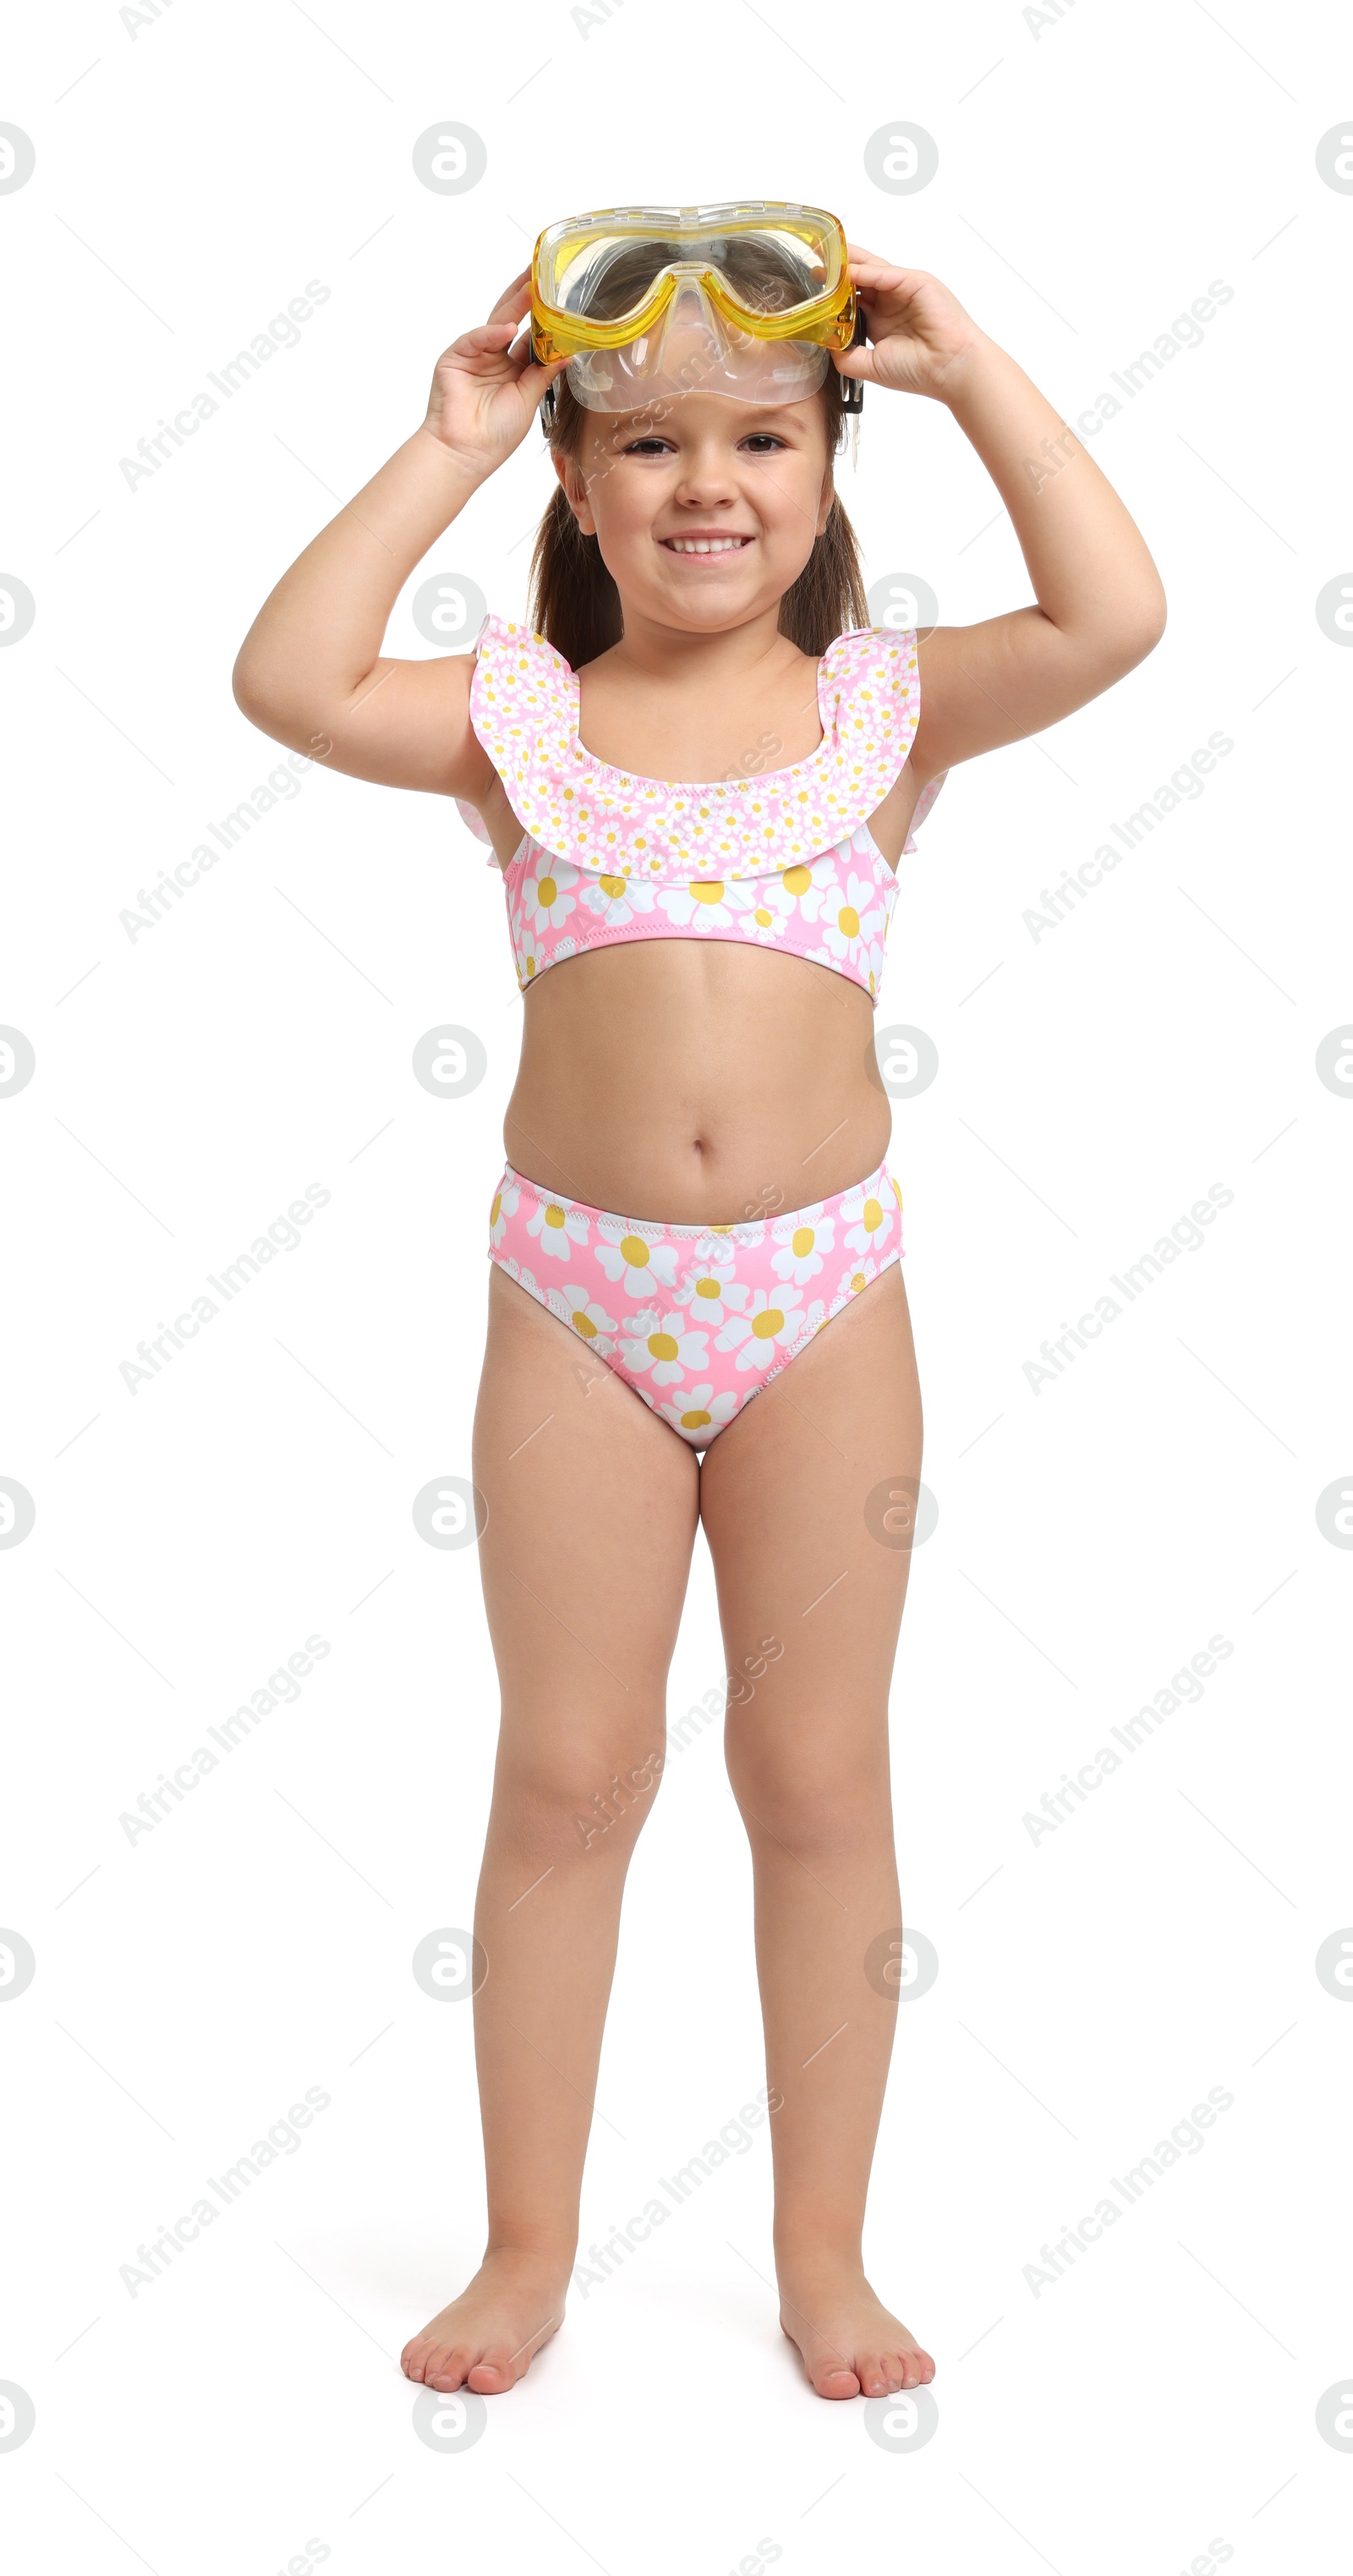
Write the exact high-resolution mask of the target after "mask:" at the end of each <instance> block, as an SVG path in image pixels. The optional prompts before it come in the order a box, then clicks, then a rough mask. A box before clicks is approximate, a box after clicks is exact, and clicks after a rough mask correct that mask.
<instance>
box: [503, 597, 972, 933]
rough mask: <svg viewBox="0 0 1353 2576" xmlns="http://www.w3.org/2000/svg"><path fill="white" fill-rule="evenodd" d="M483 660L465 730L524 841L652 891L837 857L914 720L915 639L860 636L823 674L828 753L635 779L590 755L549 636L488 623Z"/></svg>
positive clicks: (880, 795) (903, 748)
mask: <svg viewBox="0 0 1353 2576" xmlns="http://www.w3.org/2000/svg"><path fill="white" fill-rule="evenodd" d="M476 655H477V659H476V664H475V673H474V679H473V681H472V683H471V689H470V721H471V723H472V725H473V726H474V730H475V733H476V734H477V736H478V738H479V740H480V741H481V742H482V744H483V745H484V748H485V750H486V751H487V752H488V754H489V757H490V759H491V760H492V761H493V764H494V767H495V769H496V770H497V772H498V775H499V777H500V778H501V779H502V782H503V785H504V788H505V789H506V791H507V797H508V802H509V804H510V805H511V807H512V810H513V812H514V813H515V815H516V816H517V819H518V821H519V822H520V824H521V826H522V828H523V830H524V831H526V832H529V833H530V834H531V835H532V837H533V838H534V839H535V840H537V841H538V842H540V843H541V845H542V846H543V847H544V848H545V849H547V850H551V851H553V852H554V853H555V855H556V856H557V857H559V858H564V859H569V860H571V861H572V862H573V864H574V865H575V866H576V867H581V868H586V869H591V870H595V871H596V872H598V873H611V874H616V875H625V876H631V875H632V876H640V875H642V876H644V877H647V878H648V879H649V880H650V881H654V880H656V881H658V882H662V881H664V880H665V881H669V882H670V881H675V880H678V879H684V880H690V879H697V880H698V879H701V878H705V879H709V878H726V877H750V876H763V875H765V874H766V873H767V871H768V870H772V869H778V868H787V867H792V866H795V865H801V864H803V863H804V862H806V861H808V860H810V859H814V858H816V857H817V856H818V855H819V853H820V852H821V851H823V850H827V849H831V848H833V847H834V846H835V845H836V844H837V843H838V842H840V841H841V840H843V839H845V838H846V837H847V836H848V835H849V834H850V833H851V832H853V831H854V830H855V828H856V826H857V825H858V824H860V823H864V822H867V821H868V819H869V817H870V815H871V814H872V813H874V812H875V811H876V809H877V807H878V806H879V805H880V804H881V803H882V801H883V799H884V797H885V796H886V794H887V792H888V790H889V788H890V787H891V786H892V784H893V782H894V780H895V779H896V777H897V774H898V772H899V770H900V769H901V767H902V764H903V762H904V761H905V759H906V757H907V753H908V751H909V750H910V748H911V744H912V739H913V736H914V735H915V732H916V726H917V722H918V720H919V716H920V683H919V679H918V676H917V665H916V637H915V635H914V633H910V632H908V633H902V634H898V633H894V632H893V631H892V630H891V629H888V628H883V627H857V628H852V629H850V630H849V631H848V632H847V633H845V634H842V635H838V636H837V637H836V638H835V640H834V642H833V643H831V644H830V645H829V646H828V648H827V651H826V652H825V653H824V654H823V656H822V659H821V661H820V663H819V665H818V674H817V696H818V711H819V716H820V719H821V724H822V741H821V742H820V743H819V745H818V748H817V750H816V751H814V752H810V753H809V755H808V757H807V759H806V760H800V761H796V762H795V763H794V764H793V766H792V767H791V768H788V769H777V770H771V771H768V772H767V773H766V774H765V775H764V776H762V777H750V778H748V777H741V776H735V777H733V778H726V779H712V780H709V781H707V782H700V783H696V784H692V783H691V782H689V781H687V780H672V779H658V778H641V777H636V776H634V775H632V774H631V773H630V772H629V771H627V770H621V769H618V768H617V767H616V766H615V765H614V763H612V762H609V761H603V760H600V759H598V758H597V757H596V756H595V754H593V753H592V752H589V751H586V750H584V748H583V745H582V743H581V741H580V739H579V708H580V703H581V696H582V691H581V686H580V683H579V679H578V675H577V673H576V672H575V671H574V670H573V669H572V668H571V667H570V665H569V663H568V662H566V661H565V659H564V656H563V654H562V653H560V652H559V651H558V650H557V649H556V647H555V646H554V645H552V644H549V643H547V642H546V640H545V637H544V636H543V635H536V634H533V633H532V632H531V630H530V629H529V628H527V627H525V626H519V625H515V624H512V623H510V622H508V621H506V620H504V619H502V618H499V617H494V616H492V615H490V616H488V617H486V618H485V620H484V623H483V626H482V627H481V629H480V633H479V636H478V639H477V643H476ZM931 788H932V789H935V782H933V781H932V782H931ZM930 792H931V791H930V790H928V791H927V793H930ZM935 792H937V790H936V791H935ZM931 801H932V802H933V794H931ZM471 828H473V826H472V827H471Z"/></svg>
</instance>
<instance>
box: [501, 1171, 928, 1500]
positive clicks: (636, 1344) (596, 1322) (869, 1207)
mask: <svg viewBox="0 0 1353 2576" xmlns="http://www.w3.org/2000/svg"><path fill="white" fill-rule="evenodd" d="M489 1258H490V1260H492V1261H496V1262H497V1263H498V1264H499V1265H500V1267H501V1268H502V1269H504V1270H505V1271H506V1272H507V1274H508V1277H509V1278H510V1279H515V1280H516V1281H517V1282H518V1284H519V1285H520V1286H521V1287H523V1288H525V1289H526V1290H527V1292H528V1293H529V1295H531V1296H532V1297H534V1298H536V1299H537V1300H538V1302H539V1303H540V1304H541V1305H542V1306H547V1307H548V1308H549V1310H550V1313H551V1314H552V1315H557V1316H558V1318H559V1321H560V1323H561V1324H567V1325H568V1326H569V1327H570V1329H571V1330H572V1331H573V1332H574V1333H576V1334H577V1336H578V1339H579V1341H580V1342H583V1343H585V1344H586V1346H587V1349H588V1351H589V1353H594V1354H595V1355H596V1356H597V1357H598V1358H599V1359H602V1360H604V1361H605V1362H606V1365H607V1366H608V1367H609V1368H612V1369H614V1371H615V1373H616V1375H617V1377H621V1378H623V1379H624V1381H625V1384H626V1386H632V1387H633V1389H634V1392H635V1394H636V1395H641V1396H642V1397H643V1400H644V1402H645V1404H647V1405H651V1406H652V1408H653V1410H654V1412H655V1413H660V1414H661V1415H662V1418H663V1420H664V1422H668V1423H670V1424H671V1427H672V1429H673V1430H674V1431H676V1432H679V1433H680V1436H681V1438H682V1439H683V1440H689V1441H690V1443H691V1445H692V1447H693V1448H697V1449H704V1448H707V1447H708V1445H709V1443H710V1441H711V1440H713V1439H715V1438H716V1437H717V1435H718V1433H719V1432H720V1431H723V1430H725V1429H726V1428H727V1426H728V1424H729V1423H730V1422H731V1421H732V1420H733V1419H734V1416H735V1415H736V1414H739V1413H740V1412H741V1411H742V1408H743V1406H744V1404H746V1403H747V1402H748V1400H749V1399H750V1398H751V1397H752V1396H754V1395H755V1394H757V1393H758V1391H759V1390H760V1388H762V1387H763V1386H768V1385H769V1384H770V1381H771V1379H772V1378H773V1377H778V1376H779V1374H780V1371H781V1369H783V1368H787V1367H788V1365H789V1362H790V1361H791V1360H792V1359H793V1358H794V1357H795V1356H796V1354H797V1353H798V1352H799V1351H801V1350H802V1349H803V1348H804V1346H805V1344H806V1343H808V1342H810V1341H811V1340H812V1338H813V1335H814V1333H820V1332H821V1330H822V1327H823V1325H824V1324H826V1323H829V1322H830V1321H831V1318H832V1316H833V1315H838V1314H839V1313H840V1311H841V1308H842V1307H843V1306H848V1305H849V1304H850V1301H851V1299H852V1297H858V1295H859V1293H860V1290H861V1289H862V1288H867V1287H868V1285H869V1282H870V1280H871V1279H877V1278H878V1276H879V1274H880V1272H881V1271H884V1270H887V1269H890V1268H891V1266H892V1264H893V1262H895V1261H900V1260H901V1258H902V1193H901V1191H900V1190H899V1188H898V1186H897V1183H896V1181H895V1180H894V1179H893V1178H892V1176H891V1174H890V1173H889V1170H888V1167H887V1165H886V1163H880V1165H879V1167H878V1170H877V1171H876V1172H871V1174H870V1176H869V1178H868V1180H867V1181H857V1182H856V1184H855V1187H854V1188H853V1189H849V1190H842V1191H840V1192H839V1193H838V1194H837V1196H836V1197H835V1198H831V1199H821V1200H819V1202H818V1204H817V1205H816V1206H815V1207H806V1208H798V1209H796V1210H795V1211H794V1213H793V1214H792V1215H790V1216H778V1215H776V1214H775V1213H774V1212H773V1211H771V1210H768V1211H767V1212H766V1214H765V1215H764V1216H760V1217H757V1218H755V1219H754V1220H753V1221H752V1222H751V1223H750V1224H747V1225H653V1224H651V1223H649V1222H648V1221H647V1220H646V1219H642V1218H639V1217H627V1216H608V1215H607V1214H606V1212H605V1210H604V1209H603V1208H594V1207H587V1206H585V1205H583V1204H582V1202H581V1201H579V1200H577V1199H566V1198H561V1197H559V1196H558V1195H557V1194H556V1193H555V1192H554V1191H550V1190H543V1189H541V1188H540V1187H539V1186H538V1185H537V1183H536V1182H535V1181H528V1180H526V1179H524V1178H523V1176H522V1174H521V1173H520V1172H514V1171H513V1169H512V1166H511V1164H509V1165H508V1167H507V1170H506V1171H505V1172H504V1174H503V1177H502V1180H501V1182H500V1183H499V1186H498V1192H497V1195H496V1197H495V1199H494V1202H493V1214H492V1217H491V1219H490V1228H489Z"/></svg>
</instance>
